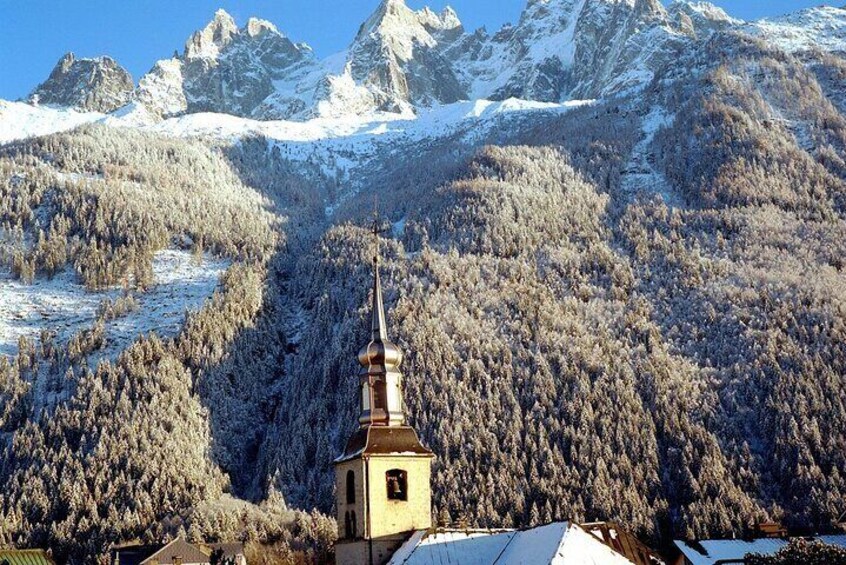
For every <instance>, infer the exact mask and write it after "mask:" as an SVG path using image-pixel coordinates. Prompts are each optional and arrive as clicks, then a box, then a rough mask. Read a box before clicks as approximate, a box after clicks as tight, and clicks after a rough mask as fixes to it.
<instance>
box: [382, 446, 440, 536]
mask: <svg viewBox="0 0 846 565" xmlns="http://www.w3.org/2000/svg"><path fill="white" fill-rule="evenodd" d="M431 466H432V459H431V458H430V457H425V456H424V457H419V456H413V455H400V454H393V455H373V456H371V457H370V458H369V464H368V482H369V483H370V497H369V504H370V524H369V533H370V536H371V537H372V538H380V537H382V536H388V535H392V534H396V533H398V532H410V531H412V530H425V529H428V528H431V527H432V492H431V487H430V478H431V472H432V471H431ZM392 469H401V470H403V471H405V472H406V473H408V475H407V488H408V500H390V499H388V488H387V482H386V478H385V474H386V473H387V472H388V471H389V470H392Z"/></svg>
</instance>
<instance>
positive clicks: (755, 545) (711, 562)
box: [675, 538, 787, 565]
mask: <svg viewBox="0 0 846 565" xmlns="http://www.w3.org/2000/svg"><path fill="white" fill-rule="evenodd" d="M675 544H676V547H678V548H679V550H680V551H681V552H682V553H683V554H684V556H685V557H686V558H687V560H688V561H690V562H691V563H693V565H717V564H719V563H742V562H743V558H744V556H746V554H747V553H761V554H764V555H772V554H773V553H776V552H778V550H779V549H781V548H782V547H784V546H785V545H787V540H784V539H781V538H761V539H755V540H739V539H720V540H701V541H697V542H691V541H681V540H675Z"/></svg>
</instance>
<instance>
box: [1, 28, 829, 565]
mask: <svg viewBox="0 0 846 565" xmlns="http://www.w3.org/2000/svg"><path fill="white" fill-rule="evenodd" d="M684 57H685V58H684V59H683V60H681V61H679V62H678V64H675V65H672V66H670V67H667V68H665V69H664V70H662V71H661V72H659V73H657V74H656V76H655V78H654V79H653V80H652V81H651V82H650V83H649V85H648V86H647V87H646V88H645V90H644V92H643V94H642V95H641V96H637V97H632V96H623V95H621V96H618V97H611V98H607V99H602V100H599V101H597V102H595V103H593V104H589V105H584V106H581V107H578V108H573V109H571V110H569V111H568V112H567V113H563V114H561V113H558V114H556V113H538V114H533V115H531V116H522V115H515V116H507V115H502V116H500V117H498V118H495V119H496V120H497V122H496V127H492V128H489V129H488V130H485V131H482V132H480V133H479V134H478V135H475V136H470V137H468V136H467V135H464V133H465V132H459V133H455V134H454V135H448V136H444V137H440V138H438V139H436V140H432V139H428V140H425V139H424V140H417V139H409V140H407V141H406V142H404V143H398V144H395V145H394V146H392V147H391V148H390V150H391V151H390V153H388V152H387V150H385V153H384V154H385V155H388V156H387V157H384V158H373V159H372V160H370V161H368V162H367V163H365V164H363V165H362V166H360V167H358V168H353V169H352V170H351V172H350V174H349V176H348V177H347V178H344V179H341V180H339V179H338V178H337V177H333V176H331V175H328V174H327V173H326V171H325V169H324V168H322V167H321V166H319V164H317V163H313V162H312V163H308V162H306V163H304V162H302V161H296V162H295V161H294V160H292V159H290V158H289V156H287V155H286V154H285V150H284V148H282V149H280V147H279V146H278V144H275V143H273V142H272V141H271V140H268V139H265V138H263V137H261V136H255V137H252V138H249V139H244V140H240V141H239V142H237V143H235V142H227V141H223V140H219V139H218V140H212V139H184V138H177V137H171V136H165V135H160V134H158V133H155V132H150V131H138V130H133V129H129V128H119V127H109V126H107V125H86V126H82V127H80V128H77V129H74V130H71V131H68V132H64V133H56V134H52V135H47V136H43V137H37V138H32V139H27V140H23V141H17V142H13V143H9V144H6V145H3V146H0V231H2V233H3V235H4V243H3V246H2V249H0V259H2V262H3V263H4V265H5V266H6V267H7V268H8V269H9V271H10V272H11V274H12V276H13V277H14V278H15V279H18V280H20V281H24V282H31V281H38V280H47V279H50V278H51V277H54V276H56V274H57V273H61V272H64V271H66V270H70V271H72V272H73V273H74V275H75V277H76V278H77V279H78V280H79V281H80V283H81V284H83V285H85V287H86V288H89V289H91V290H96V289H101V288H106V287H119V288H120V289H121V290H120V297H119V298H117V299H115V300H112V301H109V302H107V303H104V304H103V305H102V308H101V309H100V313H99V314H98V318H97V320H96V321H95V322H94V323H93V324H92V325H91V327H89V328H86V329H84V330H82V331H79V332H77V333H76V334H74V335H73V336H71V337H70V338H69V339H59V338H58V337H57V336H56V335H54V334H53V333H52V332H51V330H50V328H49V327H45V329H44V331H43V332H42V333H41V335H40V336H39V337H38V338H34V339H29V338H22V339H21V340H20V343H19V344H18V348H17V353H16V354H15V355H13V356H10V357H8V358H6V357H0V485H2V488H0V543H14V544H21V545H31V546H44V547H46V546H49V547H52V548H53V549H54V552H55V554H56V556H57V557H58V558H59V559H60V560H66V559H69V560H71V561H72V562H79V563H81V562H90V560H91V559H92V556H99V558H100V559H101V562H107V560H106V561H103V560H105V557H104V555H105V554H104V552H106V551H107V549H108V547H109V546H110V544H112V543H114V542H116V541H121V540H130V539H141V540H153V539H160V538H161V537H163V536H174V535H177V534H182V535H185V536H186V537H187V538H189V539H192V540H206V541H219V540H232V539H239V540H243V541H245V542H247V549H248V552H251V553H248V557H249V558H255V559H256V561H255V562H257V563H261V562H265V563H277V562H278V563H290V562H302V563H305V562H312V561H314V560H317V561H320V560H326V559H328V558H329V557H330V556H331V551H332V543H333V541H334V539H335V537H336V536H337V526H336V525H335V521H334V517H333V508H332V504H333V496H334V492H333V489H334V475H333V474H332V461H333V459H334V458H335V457H336V456H337V454H338V453H339V452H340V450H341V449H342V447H343V443H344V441H345V440H346V438H347V437H348V436H349V434H350V433H351V432H352V430H353V427H354V426H356V425H357V414H358V392H357V386H358V384H357V383H358V381H357V377H356V371H357V364H356V360H355V352H356V351H357V350H358V348H359V347H360V346H361V345H362V344H363V343H364V341H365V340H366V336H367V331H368V329H367V328H368V326H367V320H366V317H367V315H368V307H369V300H370V297H369V292H370V277H371V276H372V272H371V263H370V257H371V256H372V254H373V247H372V239H371V236H370V234H369V232H368V228H367V226H368V224H369V222H371V221H372V214H373V208H374V195H378V209H379V213H380V215H381V218H382V221H383V222H384V223H385V225H386V227H387V228H388V230H387V231H386V233H385V234H384V236H383V238H382V243H381V254H382V281H383V287H384V288H383V290H384V293H385V301H386V307H387V310H388V326H389V333H390V335H391V337H392V339H394V340H395V341H396V342H397V343H398V344H399V345H400V346H401V347H402V348H403V350H404V352H405V355H406V357H405V361H404V363H403V366H402V367H403V372H404V375H405V400H406V403H407V405H408V411H409V413H410V419H411V424H412V425H413V426H415V428H416V429H417V430H418V431H419V433H420V435H421V438H422V439H423V441H424V442H425V443H426V444H427V445H428V446H429V447H430V448H431V449H432V450H433V451H434V452H435V454H436V455H437V457H436V459H435V463H434V468H433V494H434V508H433V511H434V513H435V514H434V515H435V516H436V518H437V520H438V522H439V523H441V524H450V523H455V522H457V521H459V520H461V521H462V522H463V521H466V522H467V523H469V524H471V525H476V526H481V527H503V526H507V527H523V526H530V525H537V524H541V523H544V522H549V521H551V520H576V521H591V520H609V521H615V522H618V523H620V524H621V525H623V526H625V527H626V528H628V529H630V530H631V531H632V532H634V533H636V534H637V535H639V536H641V537H642V538H643V539H645V540H649V541H650V542H651V543H653V544H654V545H656V546H661V545H662V544H666V543H667V542H668V540H671V539H673V538H674V537H675V538H678V537H689V538H695V537H703V536H730V535H732V534H734V535H740V534H742V533H744V532H745V531H747V530H748V529H749V528H750V527H751V526H753V525H754V524H756V523H758V522H761V521H765V520H776V521H781V522H782V523H783V524H785V525H786V526H788V527H790V528H793V529H796V530H800V531H809V532H811V531H814V532H824V531H829V530H831V529H832V528H834V526H835V523H836V522H837V521H838V520H839V519H842V515H843V513H844V512H846V386H844V385H846V382H844V379H846V259H845V258H846V157H844V155H846V152H845V151H844V149H846V106H844V100H846V98H844V96H843V76H844V75H843V73H844V69H846V63H844V60H843V59H842V58H841V57H840V56H839V55H837V54H832V53H822V52H803V53H801V54H795V55H792V54H787V53H786V52H784V51H781V50H779V49H777V48H775V47H772V46H770V45H768V44H766V43H764V42H763V41H760V40H757V39H754V38H752V37H749V36H746V35H741V34H737V33H725V34H716V35H714V36H713V37H712V38H711V39H710V40H709V41H707V42H706V43H704V44H703V46H702V48H701V49H698V50H695V51H691V52H688V53H686V54H685V55H684ZM656 114H666V115H669V116H672V118H671V119H668V120H666V122H665V123H663V124H662V126H661V127H659V128H657V129H656V131H655V132H654V135H646V134H645V133H644V123H646V122H647V121H649V120H650V119H652V118H653V117H654V116H655V115H656ZM634 162H636V163H641V164H645V165H643V166H648V167H649V168H651V169H652V170H653V171H654V172H656V173H657V174H658V175H660V177H662V178H663V179H665V183H664V185H663V186H660V187H656V186H652V185H650V186H646V187H645V186H638V185H633V184H632V183H631V182H630V180H631V178H632V175H633V171H632V163H634ZM634 172H636V171H634ZM327 202H332V203H333V209H332V211H331V213H327V210H326V203H327ZM172 247H179V248H182V249H184V250H186V251H190V252H192V253H194V254H195V255H196V256H197V257H198V260H201V259H202V257H204V256H212V257H217V258H220V259H225V260H226V261H227V265H228V268H227V270H226V272H225V274H224V276H223V277H222V279H221V281H220V284H219V285H218V288H217V290H216V291H215V292H214V294H213V296H212V297H210V298H209V299H208V300H207V301H206V302H205V303H204V304H203V306H202V308H200V309H199V310H197V311H192V312H189V313H187V314H186V315H185V319H184V323H183V324H182V327H181V330H180V331H179V332H178V334H177V335H175V336H169V337H163V336H159V335H156V333H155V332H152V333H149V334H145V335H142V336H139V337H138V338H137V339H136V340H135V341H134V342H133V343H132V344H131V345H129V346H128V347H126V348H125V349H123V350H122V351H120V352H118V353H117V354H115V355H107V354H103V353H102V352H103V351H104V349H105V348H107V346H108V340H107V338H105V337H104V329H103V328H104V324H105V323H106V322H107V321H108V320H109V319H112V318H119V317H121V316H122V315H124V313H125V312H126V311H129V310H132V309H133V308H137V307H138V306H137V297H139V296H143V294H144V292H145V291H146V289H147V288H148V287H149V286H150V285H151V284H152V282H153V277H152V264H153V260H154V257H155V255H156V253H157V252H159V251H161V250H163V249H167V248H172ZM251 562H253V561H251Z"/></svg>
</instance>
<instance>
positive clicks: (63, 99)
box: [29, 53, 134, 112]
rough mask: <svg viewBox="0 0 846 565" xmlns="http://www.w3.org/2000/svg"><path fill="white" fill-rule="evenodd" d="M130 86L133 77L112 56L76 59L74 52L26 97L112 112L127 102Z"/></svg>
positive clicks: (49, 102) (78, 107) (45, 102)
mask: <svg viewBox="0 0 846 565" xmlns="http://www.w3.org/2000/svg"><path fill="white" fill-rule="evenodd" d="M133 88H134V84H133V82H132V76H131V75H130V74H129V73H128V72H127V71H126V70H125V69H124V68H123V67H121V66H120V65H119V64H118V63H117V62H116V61H115V60H114V59H112V58H111V57H96V58H90V59H86V58H83V59H77V58H76V56H75V55H74V54H73V53H66V54H65V55H64V56H62V58H61V59H59V61H58V63H56V66H55V67H54V68H53V71H52V72H51V73H50V76H49V77H47V80H45V81H44V82H43V83H41V84H40V85H38V87H37V88H36V89H35V90H33V91H32V93H31V94H30V95H29V100H30V101H31V102H33V103H40V104H52V105H56V106H66V107H70V108H77V109H80V110H89V111H94V112H111V111H112V110H115V109H116V108H119V107H120V106H122V105H124V104H126V103H127V102H128V101H129V97H130V95H131V93H132V90H133Z"/></svg>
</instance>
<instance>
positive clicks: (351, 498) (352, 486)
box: [347, 469, 355, 504]
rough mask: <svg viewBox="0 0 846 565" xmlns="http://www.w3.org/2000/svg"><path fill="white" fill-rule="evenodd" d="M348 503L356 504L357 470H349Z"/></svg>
mask: <svg viewBox="0 0 846 565" xmlns="http://www.w3.org/2000/svg"><path fill="white" fill-rule="evenodd" d="M347 504H355V472H354V471H353V470H352V469H350V470H349V471H347Z"/></svg>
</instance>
